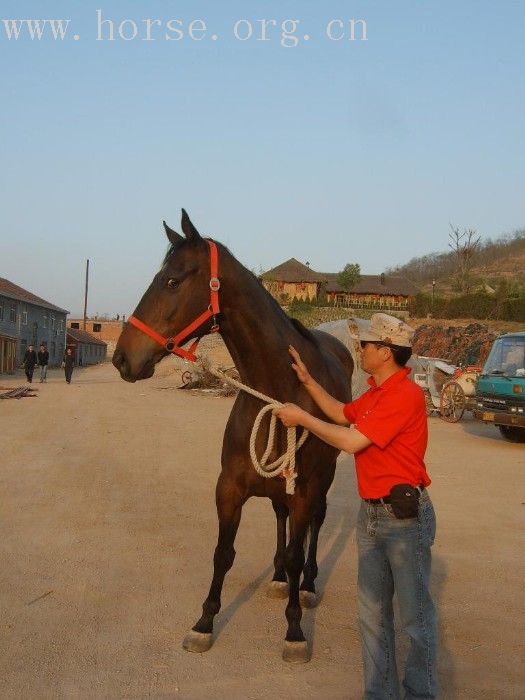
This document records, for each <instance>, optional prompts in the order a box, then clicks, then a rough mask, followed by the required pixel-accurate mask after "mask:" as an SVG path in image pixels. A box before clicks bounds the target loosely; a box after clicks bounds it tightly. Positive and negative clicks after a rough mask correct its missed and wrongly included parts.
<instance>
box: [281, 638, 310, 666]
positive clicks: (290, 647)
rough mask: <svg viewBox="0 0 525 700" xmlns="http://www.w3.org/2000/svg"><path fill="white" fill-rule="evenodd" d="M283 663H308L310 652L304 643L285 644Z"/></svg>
mask: <svg viewBox="0 0 525 700" xmlns="http://www.w3.org/2000/svg"><path fill="white" fill-rule="evenodd" d="M283 661H287V662H288V663H289V664H305V663H307V662H308V661H310V652H309V651H308V644H307V643H306V642H285V643H284V649H283Z"/></svg>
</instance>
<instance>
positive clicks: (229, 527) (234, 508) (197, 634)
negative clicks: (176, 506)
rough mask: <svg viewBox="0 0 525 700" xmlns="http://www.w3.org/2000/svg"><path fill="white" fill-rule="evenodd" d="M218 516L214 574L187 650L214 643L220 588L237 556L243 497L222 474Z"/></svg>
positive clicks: (218, 494) (219, 605)
mask: <svg viewBox="0 0 525 700" xmlns="http://www.w3.org/2000/svg"><path fill="white" fill-rule="evenodd" d="M216 500H217V513H218V516H219V537H218V540H217V546H216V547H215V554H214V556H213V578H212V582H211V586H210V590H209V593H208V597H207V598H206V600H205V601H204V603H203V605H202V616H201V618H200V619H199V620H198V621H197V623H196V624H195V625H194V626H193V628H192V629H191V630H190V632H188V634H187V635H186V637H185V639H184V641H183V643H182V646H183V647H184V649H186V651H195V652H203V651H208V649H209V648H210V647H211V646H212V644H213V619H214V617H215V615H216V614H217V613H218V612H219V610H220V609H221V592H222V585H223V583H224V577H225V576H226V573H227V572H228V571H229V569H231V567H232V565H233V560H234V559H235V549H234V548H233V543H234V541H235V535H236V534H237V529H238V527H239V523H240V521H241V512H242V505H243V501H242V498H241V497H240V495H239V493H238V491H237V489H235V487H234V486H232V485H230V486H229V487H228V485H226V484H225V483H224V480H223V479H221V477H219V481H218V482H217V491H216Z"/></svg>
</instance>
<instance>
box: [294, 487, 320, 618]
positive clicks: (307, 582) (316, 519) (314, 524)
mask: <svg viewBox="0 0 525 700" xmlns="http://www.w3.org/2000/svg"><path fill="white" fill-rule="evenodd" d="M325 516H326V496H321V497H320V498H319V500H318V502H317V503H316V504H315V506H314V511H313V515H312V521H311V523H310V542H309V544H308V554H307V557H306V563H305V565H304V569H303V582H302V583H301V588H300V590H299V600H300V601H301V605H302V607H303V608H315V607H316V605H317V602H318V601H317V594H316V590H315V579H316V578H317V573H318V570H319V569H318V566H317V546H318V542H319V532H320V530H321V527H322V525H323V523H324V519H325Z"/></svg>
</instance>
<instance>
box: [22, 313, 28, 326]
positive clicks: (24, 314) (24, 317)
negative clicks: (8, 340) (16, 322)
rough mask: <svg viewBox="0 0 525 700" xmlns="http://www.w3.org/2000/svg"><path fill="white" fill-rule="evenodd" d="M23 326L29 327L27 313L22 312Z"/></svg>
mask: <svg viewBox="0 0 525 700" xmlns="http://www.w3.org/2000/svg"><path fill="white" fill-rule="evenodd" d="M22 325H23V326H27V311H22Z"/></svg>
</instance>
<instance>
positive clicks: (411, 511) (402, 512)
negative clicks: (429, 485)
mask: <svg viewBox="0 0 525 700" xmlns="http://www.w3.org/2000/svg"><path fill="white" fill-rule="evenodd" d="M390 505H391V506H392V512H393V513H394V515H395V516H396V518H397V519H398V520H405V519H406V518H417V511H418V508H419V491H418V489H416V488H414V487H413V486H410V484H396V485H395V486H393V487H392V490H391V491H390Z"/></svg>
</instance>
